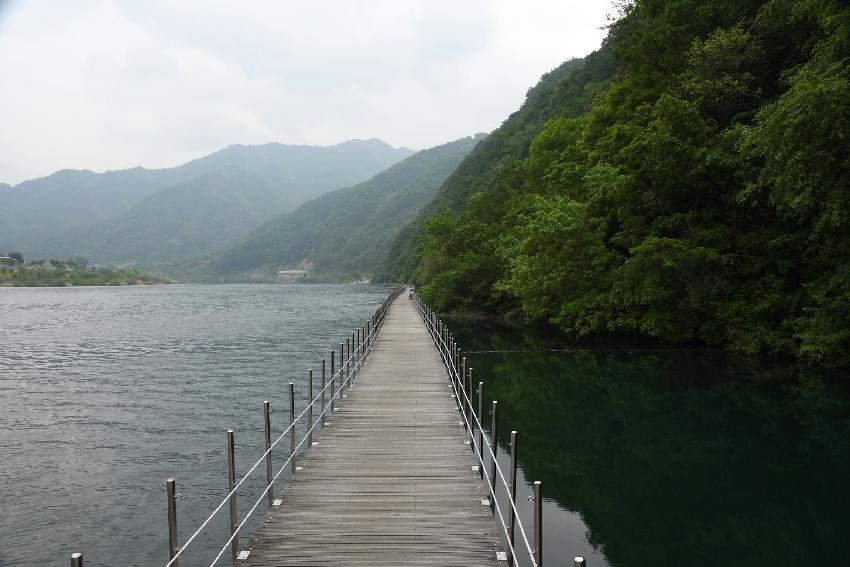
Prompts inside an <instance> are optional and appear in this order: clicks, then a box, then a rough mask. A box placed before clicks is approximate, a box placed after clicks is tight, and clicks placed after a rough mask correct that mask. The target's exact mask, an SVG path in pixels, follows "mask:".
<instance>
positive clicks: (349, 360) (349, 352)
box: [345, 333, 354, 388]
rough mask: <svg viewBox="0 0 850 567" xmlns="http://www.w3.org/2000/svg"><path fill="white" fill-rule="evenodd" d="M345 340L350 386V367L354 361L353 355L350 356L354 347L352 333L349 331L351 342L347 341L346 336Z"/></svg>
mask: <svg viewBox="0 0 850 567" xmlns="http://www.w3.org/2000/svg"><path fill="white" fill-rule="evenodd" d="M345 342H346V343H347V344H348V387H349V388H351V367H352V365H353V362H354V357H353V356H351V353H352V351H353V349H354V333H351V342H348V339H347V338H346V339H345Z"/></svg>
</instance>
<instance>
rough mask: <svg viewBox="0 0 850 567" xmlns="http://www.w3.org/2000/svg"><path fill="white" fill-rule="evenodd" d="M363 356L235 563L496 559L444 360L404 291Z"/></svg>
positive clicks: (493, 533) (471, 562) (469, 562)
mask: <svg viewBox="0 0 850 567" xmlns="http://www.w3.org/2000/svg"><path fill="white" fill-rule="evenodd" d="M366 362H367V364H366V365H365V366H364V367H363V369H362V371H361V372H358V376H357V380H356V382H355V383H354V386H353V387H352V388H351V389H349V390H348V391H347V395H348V397H347V399H345V400H343V401H342V402H341V403H339V405H338V406H337V411H336V412H334V416H333V419H332V420H331V421H330V425H328V426H326V427H325V428H324V429H323V431H322V433H321V438H320V439H319V441H318V443H317V444H316V445H314V446H313V447H312V449H311V450H310V451H309V453H308V454H307V455H306V456H305V458H304V459H303V460H302V461H301V462H300V463H299V470H298V471H297V472H296V473H295V476H294V477H293V479H292V480H291V481H290V482H289V484H288V486H287V487H286V489H285V490H284V491H283V495H282V504H281V505H280V506H278V507H276V508H274V509H273V510H272V511H271V512H270V513H269V515H268V516H267V517H266V519H265V520H264V521H263V523H262V524H261V526H260V527H259V528H258V529H257V532H256V533H255V534H254V537H253V538H252V539H251V542H250V544H249V546H248V549H249V550H250V555H249V556H248V558H247V559H245V560H241V561H239V562H238V563H239V565H240V566H245V567H248V566H258V567H259V566H280V567H283V566H289V565H293V566H295V565H298V566H304V567H308V566H328V565H338V566H357V565H363V566H366V565H370V566H382V565H397V566H419V565H421V566H436V565H439V566H458V567H462V566H484V565H499V566H502V567H504V566H506V565H507V563H506V562H505V561H497V559H496V552H497V551H502V550H503V549H504V548H503V546H502V543H501V540H500V536H499V531H498V528H497V526H496V521H495V520H494V519H493V516H492V515H491V512H490V507H489V506H488V505H486V504H482V498H483V497H485V496H486V494H487V488H486V487H485V486H484V485H483V484H482V483H481V481H480V479H479V476H478V473H476V472H474V470H473V468H472V467H473V465H475V464H476V463H475V462H474V461H473V455H472V451H471V450H470V446H469V445H466V444H464V440H466V439H467V437H466V435H465V433H464V428H463V427H462V426H461V425H460V424H459V420H460V417H459V414H458V412H457V410H456V405H457V404H456V403H455V400H454V398H452V396H451V392H452V390H451V388H450V387H449V382H448V379H447V373H446V368H445V366H444V365H443V363H442V360H441V358H440V355H439V354H438V352H437V350H436V348H435V347H434V343H433V341H432V340H431V337H430V335H429V334H428V331H427V329H426V327H425V323H424V322H423V321H422V319H421V318H420V316H419V313H418V312H417V310H416V308H415V307H414V305H413V302H412V301H410V300H409V299H408V298H407V294H402V295H401V296H399V297H398V298H397V299H396V300H395V302H394V303H393V306H392V308H391V309H390V311H389V314H388V316H387V318H386V321H385V323H384V326H383V328H382V329H381V332H380V334H379V336H378V339H377V341H376V342H375V345H374V347H373V350H372V352H371V353H370V354H369V357H368V358H367V359H366ZM326 421H328V420H327V419H326Z"/></svg>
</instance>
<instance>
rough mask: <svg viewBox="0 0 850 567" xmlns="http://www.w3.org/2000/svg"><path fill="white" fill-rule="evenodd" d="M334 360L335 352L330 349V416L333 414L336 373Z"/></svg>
mask: <svg viewBox="0 0 850 567" xmlns="http://www.w3.org/2000/svg"><path fill="white" fill-rule="evenodd" d="M335 360H336V353H335V352H334V351H333V350H331V414H330V415H331V417H333V414H334V396H335V394H334V389H335V388H336V373H335V372H334V361H335Z"/></svg>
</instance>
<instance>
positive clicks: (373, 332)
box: [165, 288, 403, 567]
mask: <svg viewBox="0 0 850 567" xmlns="http://www.w3.org/2000/svg"><path fill="white" fill-rule="evenodd" d="M402 290H403V288H396V289H394V290H393V292H392V293H391V294H390V295H389V296H388V297H387V298H386V300H385V301H384V302H383V303H382V304H381V306H380V307H379V308H378V309H377V310H375V312H374V313H373V315H372V316H371V317H370V318H369V319H368V320H367V323H366V324H365V325H363V327H361V329H362V334H361V333H360V331H359V330H358V336H359V337H361V341H360V342H359V343H358V344H356V345H354V344H350V343H349V347H348V348H349V352H348V356H347V358H345V360H344V361H343V360H342V357H340V358H341V360H340V368H339V369H338V370H337V371H336V372H332V373H331V376H330V379H329V381H328V382H327V384H326V385H325V386H324V387H323V388H322V389H321V390H319V392H318V393H317V394H316V395H315V396H314V397H313V398H312V399H311V400H310V401H309V402H308V404H307V406H306V407H305V408H304V409H303V410H302V411H301V413H299V414H298V416H293V417H292V418H291V420H290V423H289V426H288V427H286V428H285V429H284V431H283V433H281V434H280V435H279V436H278V437H277V438H276V439H275V440H274V442H272V443H270V444H269V447H268V448H267V449H266V451H265V452H264V453H263V454H262V455H261V456H260V457H259V458H258V459H257V460H256V462H254V464H253V465H252V466H251V467H250V468H249V469H248V472H246V473H245V474H244V475H243V476H242V478H241V479H240V480H239V482H237V483H235V484H234V485H233V488H232V489H231V490H230V491H229V492H228V494H227V495H226V496H225V497H224V498H223V499H222V501H221V502H220V503H219V505H218V506H216V508H215V509H214V510H213V511H212V512H211V513H210V514H209V516H207V518H206V519H205V520H204V521H203V522H202V523H201V525H200V526H199V527H198V529H197V530H195V532H194V533H193V534H192V535H191V536H190V537H189V538H188V539H187V540H186V543H184V544H183V545H182V546H180V547H179V549H178V548H177V542H176V525H175V526H172V525H170V526H169V533H170V534H174V541H170V550H169V555H170V559H169V561H168V563H166V565H165V567H178V565H179V559H180V557H181V556H182V555H183V554H184V553H185V552H186V550H187V549H188V548H189V546H190V545H191V544H192V543H193V542H194V541H195V540H196V538H197V537H198V535H200V534H201V533H202V532H203V531H204V530H205V529H206V527H207V526H208V525H209V523H210V522H211V521H212V519H213V518H214V517H215V516H216V515H217V514H218V513H219V512H221V510H222V509H223V508H224V507H225V506H226V505H227V504H230V502H231V500H232V499H233V498H234V497H235V496H236V495H237V493H238V491H239V489H240V488H241V487H242V485H243V483H244V482H245V481H246V480H247V479H248V478H249V477H250V476H251V475H252V474H253V473H254V472H255V471H256V470H257V467H259V465H260V463H262V462H263V461H265V460H266V459H267V458H268V457H269V455H271V453H272V450H273V449H274V448H275V447H276V446H277V445H278V444H279V443H280V441H281V440H283V439H284V438H285V437H286V436H287V435H290V436H292V434H293V428H295V426H296V424H298V423H299V422H300V421H301V419H302V418H303V417H304V416H305V415H306V414H308V413H311V410H312V408H313V407H315V405H316V404H317V403H321V402H322V399H323V396H324V395H325V394H326V392H327V390H328V389H329V388H330V389H331V397H330V402H329V403H328V404H324V403H321V405H320V407H321V408H322V409H321V411H320V412H319V418H318V419H317V420H313V421H312V423H311V425H310V428H309V429H308V430H307V431H306V432H305V433H304V436H303V437H302V439H301V441H300V442H299V443H298V444H297V445H294V444H293V446H292V447H291V450H290V454H289V457H288V458H287V459H286V462H285V463H284V464H283V465H282V466H281V467H280V469H279V470H278V472H277V474H275V475H274V477H272V478H271V479H267V484H266V486H264V487H263V489H262V491H261V492H260V496H259V498H258V499H257V501H256V502H255V503H254V505H253V506H252V507H251V509H250V510H249V511H248V513H247V514H246V515H245V517H244V518H243V519H242V522H241V523H239V524H238V526H236V527H235V528H233V529H232V533H231V535H230V538H229V539H228V540H227V542H225V544H224V546H223V547H222V548H221V550H220V551H219V553H218V555H216V558H215V559H214V560H213V562H212V563H211V564H210V567H212V566H213V565H215V564H216V562H218V560H219V559H221V556H222V555H223V554H224V552H225V551H226V550H227V547H228V546H231V545H232V544H233V542H234V541H238V536H239V534H240V532H241V531H242V529H243V528H244V526H245V524H246V522H247V521H248V519H249V518H250V517H251V516H252V515H253V513H254V512H255V511H256V509H257V507H258V506H259V504H260V502H262V501H263V499H264V498H266V495H267V494H268V491H269V490H271V489H272V487H273V486H274V483H275V481H276V480H277V479H278V478H279V477H280V475H281V474H282V473H283V471H284V470H285V469H286V467H287V466H291V465H292V463H293V459H295V458H296V457H297V454H298V450H300V449H301V447H302V446H303V445H304V443H305V441H306V440H307V439H308V438H310V436H311V434H312V433H313V430H314V429H316V427H317V425H318V424H319V423H320V422H322V420H323V419H324V416H325V414H326V413H327V412H328V411H329V410H330V411H335V410H334V409H333V402H334V400H335V399H336V400H340V401H341V400H342V390H343V388H344V387H345V385H346V384H347V385H348V387H349V388H350V387H351V384H352V383H353V380H354V379H355V376H356V372H357V369H358V368H360V367H361V366H362V364H363V361H364V360H365V358H366V357H367V356H368V354H369V352H371V350H372V347H373V345H374V343H375V339H376V338H377V335H378V333H379V332H380V329H381V327H382V326H383V323H384V320H385V318H386V315H387V312H388V309H389V305H390V304H391V303H392V301H393V300H395V298H397V297H398V296H399V295H400V294H401V292H402ZM352 347H354V350H353V352H352ZM340 354H342V352H340ZM337 377H338V378H339V379H340V383H339V388H337V389H335V390H334V387H335V386H334V384H335V380H336V379H337ZM290 407H292V406H290ZM168 482H169V483H173V482H174V481H173V479H169V481H168ZM169 498H171V495H170V493H169ZM171 505H172V504H171V502H169V506H170V507H171ZM169 512H170V513H169V523H170V524H171V523H172V522H174V523H175V524H176V516H175V515H174V514H172V513H171V510H169ZM173 516H175V517H173ZM234 523H235V519H234V518H231V526H233V525H234Z"/></svg>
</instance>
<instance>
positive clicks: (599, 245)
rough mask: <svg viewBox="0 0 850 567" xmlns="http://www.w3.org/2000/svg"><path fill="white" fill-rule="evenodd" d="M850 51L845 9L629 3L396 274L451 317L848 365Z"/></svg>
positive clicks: (803, 4)
mask: <svg viewBox="0 0 850 567" xmlns="http://www.w3.org/2000/svg"><path fill="white" fill-rule="evenodd" d="M848 57H850V8H848V7H847V5H846V4H845V3H843V2H838V1H829V0H771V1H767V2H765V1H755V0H710V1H705V0H664V1H662V0H636V1H635V2H629V3H625V4H624V5H623V7H622V14H621V17H620V18H619V19H618V20H617V21H616V22H614V23H613V24H612V25H611V27H610V30H609V36H608V38H607V40H606V42H605V44H604V45H603V47H602V49H601V50H600V51H599V52H597V53H595V54H593V55H592V56H590V57H588V58H587V60H585V62H584V63H583V64H582V66H580V67H579V68H578V69H574V70H572V71H570V72H569V73H568V74H567V76H566V77H565V78H563V79H562V80H560V81H559V82H557V84H556V85H555V87H554V89H553V90H552V92H551V93H550V94H549V96H548V98H549V99H550V100H558V101H559V103H558V104H557V105H556V104H550V105H548V106H544V105H540V106H539V109H540V112H541V113H542V115H545V118H546V120H543V119H541V117H542V116H538V119H537V120H536V121H535V123H534V124H539V125H540V127H539V128H536V129H534V128H532V129H533V130H534V132H528V131H526V132H525V133H524V135H526V136H528V137H529V138H533V139H531V142H530V145H529V147H528V151H527V152H515V151H504V152H502V154H501V158H500V159H494V158H489V162H490V163H498V166H497V167H489V168H486V169H485V170H479V171H477V172H476V174H475V179H474V180H471V181H467V182H466V183H465V184H464V186H465V187H466V188H470V189H472V190H471V191H468V192H466V193H464V191H463V190H457V189H455V188H452V187H450V183H451V182H452V180H453V179H454V176H453V177H452V178H450V180H449V182H447V184H446V185H445V186H444V188H443V190H442V191H441V195H442V193H443V192H444V191H446V190H449V191H450V192H451V193H452V194H453V195H454V196H456V199H455V202H452V200H451V199H450V198H448V196H445V195H443V197H442V199H443V200H442V201H441V202H438V203H436V205H435V206H432V208H431V209H430V213H431V215H430V218H429V219H427V221H425V222H424V226H425V227H426V228H425V231H424V234H422V236H421V237H420V238H419V240H418V243H417V246H418V248H417V247H414V246H410V245H408V246H407V247H406V250H407V253H408V254H410V255H412V256H413V258H414V262H412V263H411V266H412V267H413V268H414V269H415V271H410V270H408V271H405V270H396V272H395V274H396V275H398V276H413V277H414V278H415V279H416V280H418V281H419V282H420V283H422V284H424V288H423V295H424V297H425V298H426V299H427V300H429V301H430V302H432V303H433V304H435V305H436V306H437V307H438V308H440V309H484V310H490V311H494V312H500V313H504V314H508V315H517V316H521V317H523V318H525V319H528V320H532V321H547V322H550V323H553V324H555V325H556V326H558V327H559V328H560V329H562V330H563V331H565V332H567V333H572V334H577V335H582V334H594V333H607V332H616V333H638V334H645V335H649V336H653V337H657V338H659V339H662V340H665V341H671V342H688V343H704V344H709V345H713V346H718V347H723V348H730V349H734V350H738V351H743V352H766V353H778V354H785V355H792V356H796V357H799V358H800V359H804V360H810V361H816V362H820V363H824V364H833V365H843V364H847V363H848V362H850V238H848V235H847V229H848V223H850V150H848V143H847V137H848V135H850V134H848V132H850V67H848ZM588 75H594V78H593V79H588ZM590 97H592V103H590V104H587V105H586V108H584V107H583V106H582V104H583V102H584V101H587V100H589V98H590ZM532 102H533V101H532V98H531V97H530V98H529V100H528V101H527V102H526V106H528V105H529V104H531V103H532ZM524 108H525V107H524ZM582 110H586V111H585V112H582ZM507 124H508V122H506V125H507ZM503 128H504V126H503ZM497 134H499V131H497V132H496V133H494V134H493V135H492V136H491V137H490V140H492V139H494V138H496V137H497ZM518 136H519V135H518ZM490 140H488V142H489V141H490ZM520 145H521V144H520ZM482 146H483V144H482ZM479 148H481V146H479ZM479 148H476V151H474V152H473V153H472V154H470V156H469V157H468V158H467V160H466V162H464V164H461V166H460V168H459V170H458V171H462V170H463V169H464V167H465V166H466V165H467V162H470V161H471V160H475V159H480V158H481V156H480V152H479ZM458 200H459V201H461V203H460V204H459V205H458V204H457V202H456V201H458ZM408 231H413V232H415V231H416V227H413V228H411V229H408ZM397 256H402V254H401V253H398V254H397ZM390 273H392V271H391V270H390Z"/></svg>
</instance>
